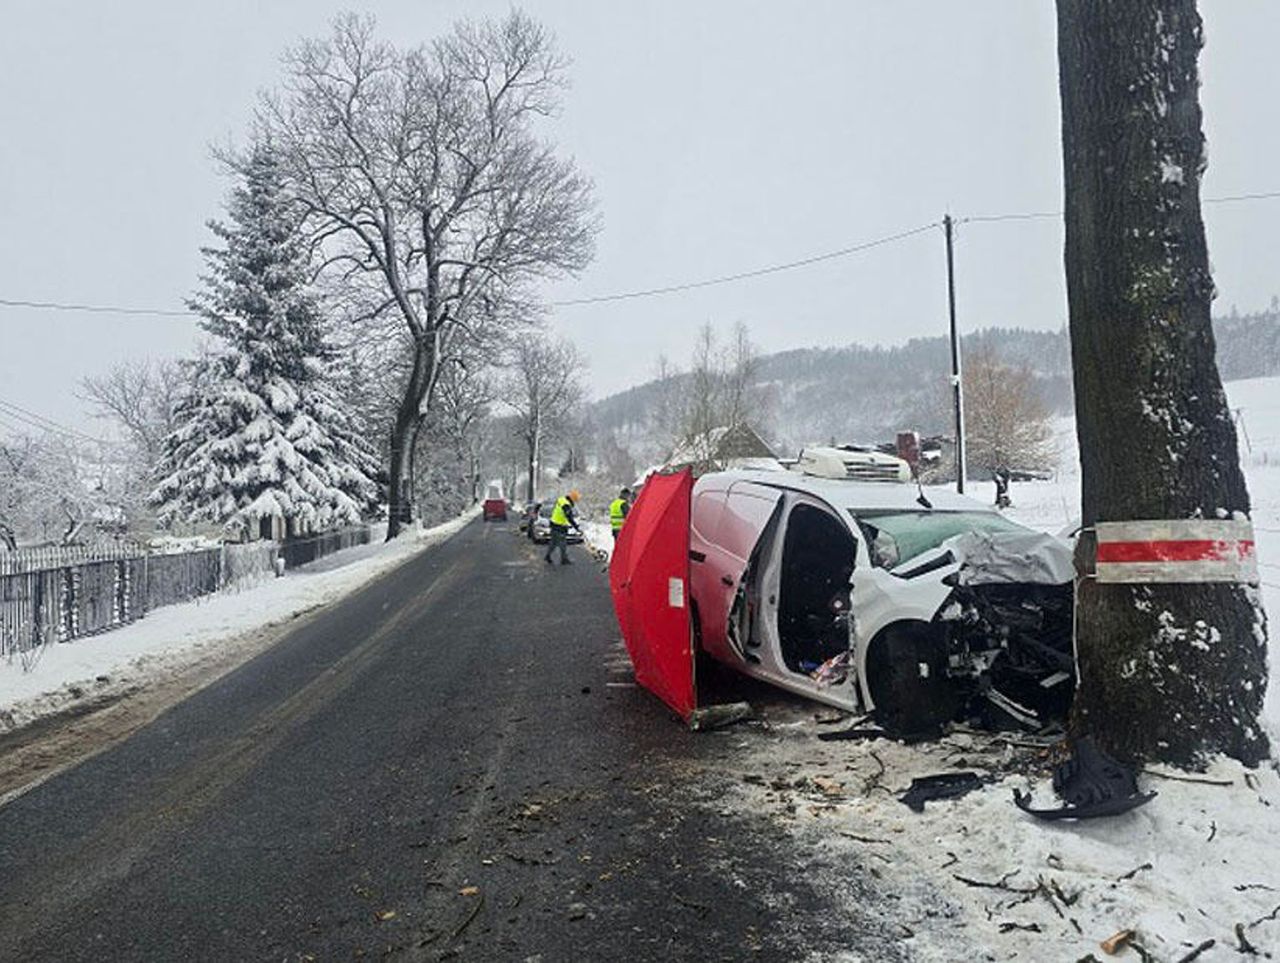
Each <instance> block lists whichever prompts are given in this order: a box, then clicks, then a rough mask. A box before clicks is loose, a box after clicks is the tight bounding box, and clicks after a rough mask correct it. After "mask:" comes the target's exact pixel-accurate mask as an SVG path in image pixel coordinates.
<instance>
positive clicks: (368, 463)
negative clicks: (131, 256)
mask: <svg viewBox="0 0 1280 963" xmlns="http://www.w3.org/2000/svg"><path fill="white" fill-rule="evenodd" d="M238 175H239V177H240V183H239V185H238V186H237V187H236V188H235V189H234V190H233V191H232V193H231V197H230V200H229V203H228V207H227V213H228V215H229V217H230V223H229V224H225V225H224V224H222V223H219V222H211V223H210V229H211V230H212V231H213V232H214V234H215V235H217V237H218V238H220V239H221V240H222V242H223V245H224V246H223V247H221V248H205V249H204V256H205V259H206V262H207V265H208V273H207V274H206V275H204V276H203V277H202V280H203V282H204V290H203V291H202V292H200V293H199V294H198V295H197V296H196V297H195V298H193V299H192V300H191V302H190V307H191V309H192V310H193V311H195V312H197V313H198V314H199V315H200V317H201V322H200V323H201V326H202V327H203V328H204V330H205V331H207V332H208V333H209V334H210V335H212V337H213V339H214V342H213V346H212V347H211V349H210V350H209V352H208V353H207V354H205V355H204V356H203V357H201V358H200V359H198V360H196V361H193V362H189V363H188V372H189V375H190V378H189V384H188V387H187V389H186V390H185V391H184V393H183V395H182V397H181V398H180V400H179V401H178V403H177V404H176V406H175V412H174V415H175V428H174V430H173V431H172V433H171V434H170V435H169V436H168V437H167V439H166V440H165V446H164V454H163V456H162V463H161V469H160V477H161V479H162V480H161V481H160V482H159V484H158V485H157V487H156V489H155V491H154V492H153V494H152V500H153V502H155V503H156V504H157V505H158V506H159V507H160V520H161V522H162V524H171V523H172V522H174V521H178V520H181V521H188V522H212V523H219V524H222V525H223V526H224V527H225V528H226V529H227V530H228V531H232V532H243V531H245V530H246V529H249V528H251V527H252V526H254V525H255V524H256V523H257V520H258V519H260V518H262V517H267V516H281V517H283V518H285V519H287V520H289V521H290V522H291V523H292V526H293V528H294V530H299V529H303V530H306V529H321V528H326V527H330V526H333V525H337V524H344V523H351V522H355V521H358V520H359V519H360V517H361V515H362V514H363V513H364V512H366V511H367V510H368V509H369V508H370V507H371V506H372V504H373V503H374V502H375V499H376V496H377V488H376V485H375V483H374V481H373V476H374V475H375V473H376V470H377V463H376V459H375V458H374V456H373V454H372V452H371V451H370V449H369V447H368V445H367V443H366V442H365V441H364V439H363V438H362V437H361V436H360V435H359V433H358V431H357V429H356V427H355V426H354V424H353V422H352V421H351V419H350V418H349V417H348V416H347V414H346V413H345V411H344V408H343V406H342V405H341V404H340V403H339V401H338V397H337V391H336V389H335V387H334V385H335V383H336V379H335V378H334V377H333V374H334V372H333V370H332V369H333V366H334V352H333V351H332V349H331V348H330V347H329V345H328V344H327V342H326V340H325V337H324V335H323V329H322V326H321V321H320V315H319V311H318V308H317V305H316V303H315V300H314V298H313V296H312V295H311V294H310V293H309V291H308V286H307V277H308V272H307V262H308V258H307V254H306V248H305V246H304V242H303V240H302V238H301V237H300V235H299V233H298V231H297V221H296V218H294V217H293V216H292V214H291V211H290V210H289V209H288V207H287V205H286V204H285V202H284V200H283V194H282V193H281V179H280V176H279V170H278V167H277V164H276V159H275V156H274V154H273V152H272V149H271V147H270V145H269V144H258V145H256V146H254V147H253V148H252V149H251V150H250V151H249V152H248V154H247V155H246V156H245V157H244V158H243V162H242V164H241V165H240V170H239V171H238Z"/></svg>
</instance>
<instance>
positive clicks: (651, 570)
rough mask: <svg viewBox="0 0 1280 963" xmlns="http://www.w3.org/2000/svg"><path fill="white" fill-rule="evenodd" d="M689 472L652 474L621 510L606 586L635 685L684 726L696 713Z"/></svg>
mask: <svg viewBox="0 0 1280 963" xmlns="http://www.w3.org/2000/svg"><path fill="white" fill-rule="evenodd" d="M692 491H693V474H692V472H690V471H689V470H688V469H685V470H684V471H681V472H678V473H676V474H674V475H651V476H650V477H649V480H648V481H646V482H645V485H644V488H643V489H642V490H641V492H640V497H639V498H638V499H636V503H635V505H633V506H632V507H631V511H630V512H628V513H627V522H626V524H625V525H623V526H622V531H621V532H620V533H619V535H618V541H617V543H616V544H615V545H614V548H613V559H612V561H611V562H610V563H609V588H610V591H611V592H612V594H613V607H614V611H615V612H616V613H617V615H618V625H619V626H620V627H621V629H622V638H623V641H625V642H626V644H627V652H628V653H629V654H630V656H631V664H632V666H634V668H635V672H636V680H637V681H638V682H639V683H640V684H641V685H643V686H644V687H645V688H647V689H649V690H650V691H652V692H653V693H654V694H655V695H657V696H658V698H660V699H661V700H662V701H663V702H665V703H666V704H667V705H669V706H670V707H671V708H672V709H674V710H675V711H676V712H677V713H679V714H680V717H681V718H682V719H684V720H685V722H689V723H691V722H692V721H693V717H694V710H695V709H696V708H697V694H696V692H695V690H694V679H693V644H692V632H691V629H690V623H689V602H688V598H689V504H690V496H691V493H692Z"/></svg>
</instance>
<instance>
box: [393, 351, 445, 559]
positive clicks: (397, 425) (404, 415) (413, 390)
mask: <svg viewBox="0 0 1280 963" xmlns="http://www.w3.org/2000/svg"><path fill="white" fill-rule="evenodd" d="M436 363H437V358H436V351H435V342H434V340H431V339H430V337H429V336H428V337H425V338H422V339H421V340H419V341H418V343H417V344H416V345H415V348H414V357H413V368H412V370H411V371H410V373H409V380H408V382H407V383H406V384H405V388H404V394H403V395H401V397H400V404H399V406H398V407H397V408H396V419H395V422H394V423H393V424H392V427H391V466H390V472H389V475H390V478H389V481H388V484H387V541H391V539H393V538H395V537H396V536H397V535H399V534H400V532H401V531H403V530H404V527H405V526H406V525H408V524H409V523H410V522H411V521H413V492H412V490H411V488H412V485H413V474H412V471H411V467H410V466H411V465H412V464H413V461H414V458H413V448H414V445H415V443H416V441H417V435H418V427H419V425H421V423H422V415H421V411H422V403H423V401H424V400H425V399H426V397H427V393H428V391H429V389H430V387H431V384H432V382H433V381H434V375H435V367H436Z"/></svg>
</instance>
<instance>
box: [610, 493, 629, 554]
mask: <svg viewBox="0 0 1280 963" xmlns="http://www.w3.org/2000/svg"><path fill="white" fill-rule="evenodd" d="M629 511H631V489H630V488H624V489H622V492H621V493H620V494H619V495H618V497H617V498H615V499H614V500H613V501H611V502H610V503H609V527H610V528H612V529H613V540H614V541H615V542H616V541H617V540H618V533H619V532H621V531H622V526H623V525H625V524H626V522H627V512H629Z"/></svg>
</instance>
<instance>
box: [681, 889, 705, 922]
mask: <svg viewBox="0 0 1280 963" xmlns="http://www.w3.org/2000/svg"><path fill="white" fill-rule="evenodd" d="M671 898H672V899H674V900H675V901H676V902H677V903H679V904H680V905H681V906H687V907H689V909H691V910H693V911H694V912H696V913H697V914H698V915H699V916H706V915H707V914H708V913H710V912H711V907H710V906H704V905H703V904H702V903H695V902H694V901H693V900H691V899H685V898H684V897H683V896H681V895H680V894H679V893H677V892H675V891H674V890H673V891H672V893H671Z"/></svg>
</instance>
